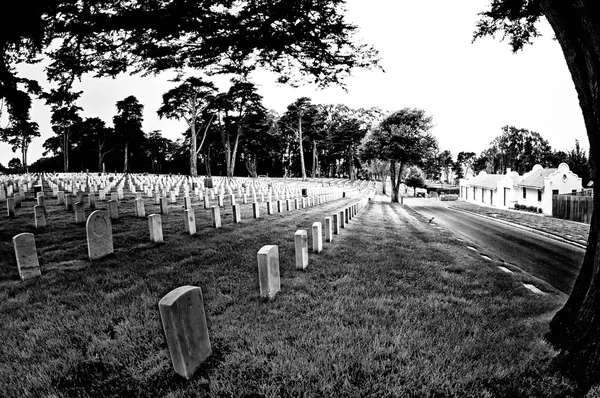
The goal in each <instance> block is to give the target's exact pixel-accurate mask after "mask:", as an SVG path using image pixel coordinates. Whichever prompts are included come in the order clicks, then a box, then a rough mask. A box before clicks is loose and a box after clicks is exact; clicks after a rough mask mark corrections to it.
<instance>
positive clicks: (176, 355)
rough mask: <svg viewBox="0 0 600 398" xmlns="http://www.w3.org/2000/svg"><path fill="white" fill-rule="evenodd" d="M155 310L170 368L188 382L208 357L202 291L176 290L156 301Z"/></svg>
mask: <svg viewBox="0 0 600 398" xmlns="http://www.w3.org/2000/svg"><path fill="white" fill-rule="evenodd" d="M158 309H159V312H160V319H161V321H162V325H163V329H164V332H165V338H166V340H167V346H168V347H169V354H170V356H171V362H172V363H173V368H174V369H175V372H176V373H177V374H179V375H181V376H183V377H185V378H186V379H189V378H190V377H192V375H193V374H194V372H195V371H196V370H197V369H198V367H199V366H200V364H201V363H202V362H204V361H205V360H206V359H207V358H208V357H209V356H210V355H211V354H212V349H211V346H210V338H209V335H208V325H207V323H206V314H205V312H204V302H203V300H202V290H201V289H200V288H199V287H196V286H181V287H178V288H177V289H175V290H172V291H171V292H169V293H168V294H167V295H166V296H164V297H163V298H162V299H161V300H160V301H159V303H158Z"/></svg>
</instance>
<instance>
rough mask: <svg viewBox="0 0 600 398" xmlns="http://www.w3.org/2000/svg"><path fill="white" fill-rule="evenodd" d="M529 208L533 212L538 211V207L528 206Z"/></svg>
mask: <svg viewBox="0 0 600 398" xmlns="http://www.w3.org/2000/svg"><path fill="white" fill-rule="evenodd" d="M527 210H529V211H532V212H534V213H535V212H537V207H535V206H529V207H528V208H527Z"/></svg>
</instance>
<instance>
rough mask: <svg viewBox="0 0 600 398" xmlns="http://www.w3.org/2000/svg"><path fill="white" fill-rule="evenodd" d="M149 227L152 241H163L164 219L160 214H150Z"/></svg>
mask: <svg viewBox="0 0 600 398" xmlns="http://www.w3.org/2000/svg"><path fill="white" fill-rule="evenodd" d="M148 227H149V229H150V241H152V242H162V241H163V232H162V220H161V217H160V214H150V215H149V216H148Z"/></svg>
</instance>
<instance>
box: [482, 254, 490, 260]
mask: <svg viewBox="0 0 600 398" xmlns="http://www.w3.org/2000/svg"><path fill="white" fill-rule="evenodd" d="M481 257H483V258H484V259H486V260H488V261H492V259H491V258H489V257H488V256H486V255H484V254H482V255H481Z"/></svg>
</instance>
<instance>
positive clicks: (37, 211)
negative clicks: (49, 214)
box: [33, 205, 46, 228]
mask: <svg viewBox="0 0 600 398" xmlns="http://www.w3.org/2000/svg"><path fill="white" fill-rule="evenodd" d="M33 215H34V218H35V227H36V228H45V227H46V208H45V207H44V206H40V205H37V206H33Z"/></svg>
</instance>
